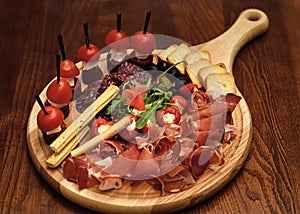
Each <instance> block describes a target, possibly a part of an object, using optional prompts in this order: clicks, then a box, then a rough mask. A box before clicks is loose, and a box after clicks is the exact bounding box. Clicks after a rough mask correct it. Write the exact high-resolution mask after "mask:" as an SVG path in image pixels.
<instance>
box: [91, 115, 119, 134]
mask: <svg viewBox="0 0 300 214" xmlns="http://www.w3.org/2000/svg"><path fill="white" fill-rule="evenodd" d="M113 124H114V123H113V122H112V121H109V122H107V121H106V120H105V119H104V118H102V117H99V118H97V119H96V120H94V122H93V123H92V128H91V135H92V136H96V135H98V134H99V131H98V128H99V127H100V126H102V125H105V126H106V125H109V126H112V125H113Z"/></svg>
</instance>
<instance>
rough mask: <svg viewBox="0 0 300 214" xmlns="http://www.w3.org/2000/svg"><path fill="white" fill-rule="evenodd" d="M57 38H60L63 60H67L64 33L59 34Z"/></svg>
mask: <svg viewBox="0 0 300 214" xmlns="http://www.w3.org/2000/svg"><path fill="white" fill-rule="evenodd" d="M57 39H58V44H59V48H60V52H61V57H62V59H63V60H66V59H67V57H66V53H65V47H64V42H63V38H62V35H61V34H60V35H58V36H57Z"/></svg>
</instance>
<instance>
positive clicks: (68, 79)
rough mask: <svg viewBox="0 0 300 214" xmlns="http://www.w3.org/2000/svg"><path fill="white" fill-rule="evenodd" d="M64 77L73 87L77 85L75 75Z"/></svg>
mask: <svg viewBox="0 0 300 214" xmlns="http://www.w3.org/2000/svg"><path fill="white" fill-rule="evenodd" d="M63 79H64V80H66V81H67V82H68V83H69V84H70V86H71V87H73V86H74V85H75V82H74V77H72V78H65V77H64V78H63Z"/></svg>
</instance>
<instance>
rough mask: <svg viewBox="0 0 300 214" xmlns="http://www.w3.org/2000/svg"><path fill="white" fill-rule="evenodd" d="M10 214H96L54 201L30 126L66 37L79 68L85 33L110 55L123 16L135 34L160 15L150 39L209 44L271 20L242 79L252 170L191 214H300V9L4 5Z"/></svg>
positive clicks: (227, 4) (4, 208)
mask: <svg viewBox="0 0 300 214" xmlns="http://www.w3.org/2000/svg"><path fill="white" fill-rule="evenodd" d="M0 8H1V9H0V10H1V13H0V23H1V28H0V29H1V30H0V53H1V57H0V64H1V65H2V68H1V71H0V75H1V76H0V81H1V83H0V112H1V113H0V115H1V118H0V119H1V123H0V130H1V134H0V159H1V169H0V170H1V171H0V176H1V177H0V183H1V185H0V193H1V194H0V202H1V203H0V210H1V212H2V213H93V211H91V210H88V209H86V208H83V207H81V206H79V205H77V204H75V203H73V202H71V201H69V200H68V199H65V198H64V197H63V196H61V195H60V194H59V193H57V192H56V191H54V190H53V189H52V188H51V187H50V186H49V185H48V184H47V183H46V182H45V181H44V180H43V178H42V177H41V176H40V174H39V173H38V171H37V170H36V169H35V167H34V165H33V163H32V161H31V159H30V155H29V153H28V150H27V144H26V125H27V120H28V117H29V113H30V110H31V108H32V105H33V103H34V99H33V97H34V95H35V94H37V93H39V92H40V91H41V90H42V89H43V88H44V87H45V85H46V84H47V83H48V82H49V81H50V80H51V79H52V78H53V76H54V75H55V54H56V53H58V45H57V42H56V36H57V35H58V34H59V33H62V34H63V36H64V40H65V46H66V52H67V56H68V57H69V58H70V59H72V60H76V50H77V48H78V47H79V45H81V44H82V43H83V35H82V34H81V33H82V23H84V22H86V21H88V22H89V25H90V33H91V38H90V39H91V41H92V42H93V43H96V44H97V45H98V46H99V47H100V48H101V47H104V44H103V39H104V36H105V35H106V33H107V32H108V31H109V30H111V28H112V27H113V26H114V25H115V14H116V13H118V12H122V14H123V16H124V19H123V26H124V27H123V29H124V30H125V31H126V32H127V33H128V34H132V33H134V32H135V31H136V30H137V29H141V28H142V26H143V20H144V16H145V13H146V11H148V10H151V11H152V18H151V22H150V29H149V30H150V31H152V32H154V33H159V34H166V35H170V36H175V37H177V38H180V39H182V40H184V41H187V42H188V43H191V44H199V43H203V42H205V41H208V40H211V39H212V38H214V37H216V36H217V35H220V34H221V33H222V32H224V31H225V30H226V29H227V28H228V27H230V26H231V25H232V23H233V22H234V20H235V19H236V18H237V16H238V15H239V14H240V12H241V11H242V10H244V9H246V8H258V9H262V10H263V11H265V12H266V14H267V15H268V16H269V19H270V28H269V30H268V32H267V34H265V35H263V36H261V37H259V38H257V39H255V40H254V41H252V42H251V45H246V46H245V47H244V48H243V49H242V51H241V52H239V54H238V55H237V57H236V60H235V63H234V65H233V73H234V76H235V78H236V83H237V86H238V88H239V89H240V91H241V93H242V94H243V95H244V97H245V99H246V100H247V103H248V106H249V108H250V112H251V115H252V119H253V140H252V145H251V149H250V154H249V156H248V159H247V160H246V164H245V165H244V167H243V168H242V170H241V171H240V172H239V173H238V174H237V176H236V177H235V179H234V180H233V181H232V182H231V183H230V184H229V185H227V187H226V188H224V189H223V190H222V191H220V192H219V193H218V194H216V195H214V196H213V197H211V198H210V199H209V200H206V201H205V202H202V203H201V204H198V205H196V206H194V207H192V208H189V209H187V210H185V211H182V213H200V212H201V213H298V212H299V210H300V201H299V197H298V196H299V194H300V187H299V180H300V178H299V173H300V164H299V163H300V162H299V143H300V142H299V139H300V132H299V127H300V112H299V105H300V100H299V94H300V86H299V84H300V83H299V81H300V72H299V70H300V53H299V50H300V31H299V30H298V29H300V23H299V20H300V14H299V11H300V2H299V1H297V0H292V1H285V0H277V1H275V0H268V1H260V0H245V1H237V0H233V1H225V0H223V1H217V0H210V1H206V0H204V1H200V0H199V1H194V0H186V1H181V0H172V1H171V0H166V1H160V0H157V1H150V0H146V1H134V0H122V1H108V0H107V1H96V0H95V1H94V0H93V1H79V0H73V1H70V0H63V1H60V0H51V1H50V0H45V1H37V0H28V1H21V0H15V1H7V0H2V1H1V2H0Z"/></svg>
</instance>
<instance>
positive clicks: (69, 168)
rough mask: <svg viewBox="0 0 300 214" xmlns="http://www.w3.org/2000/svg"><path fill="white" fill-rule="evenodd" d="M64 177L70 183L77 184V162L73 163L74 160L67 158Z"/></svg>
mask: <svg viewBox="0 0 300 214" xmlns="http://www.w3.org/2000/svg"><path fill="white" fill-rule="evenodd" d="M62 168H63V176H64V178H65V179H67V180H68V181H72V182H74V183H76V182H77V172H76V166H75V162H74V161H73V159H72V158H67V159H66V160H65V161H64V163H63V165H62Z"/></svg>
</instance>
